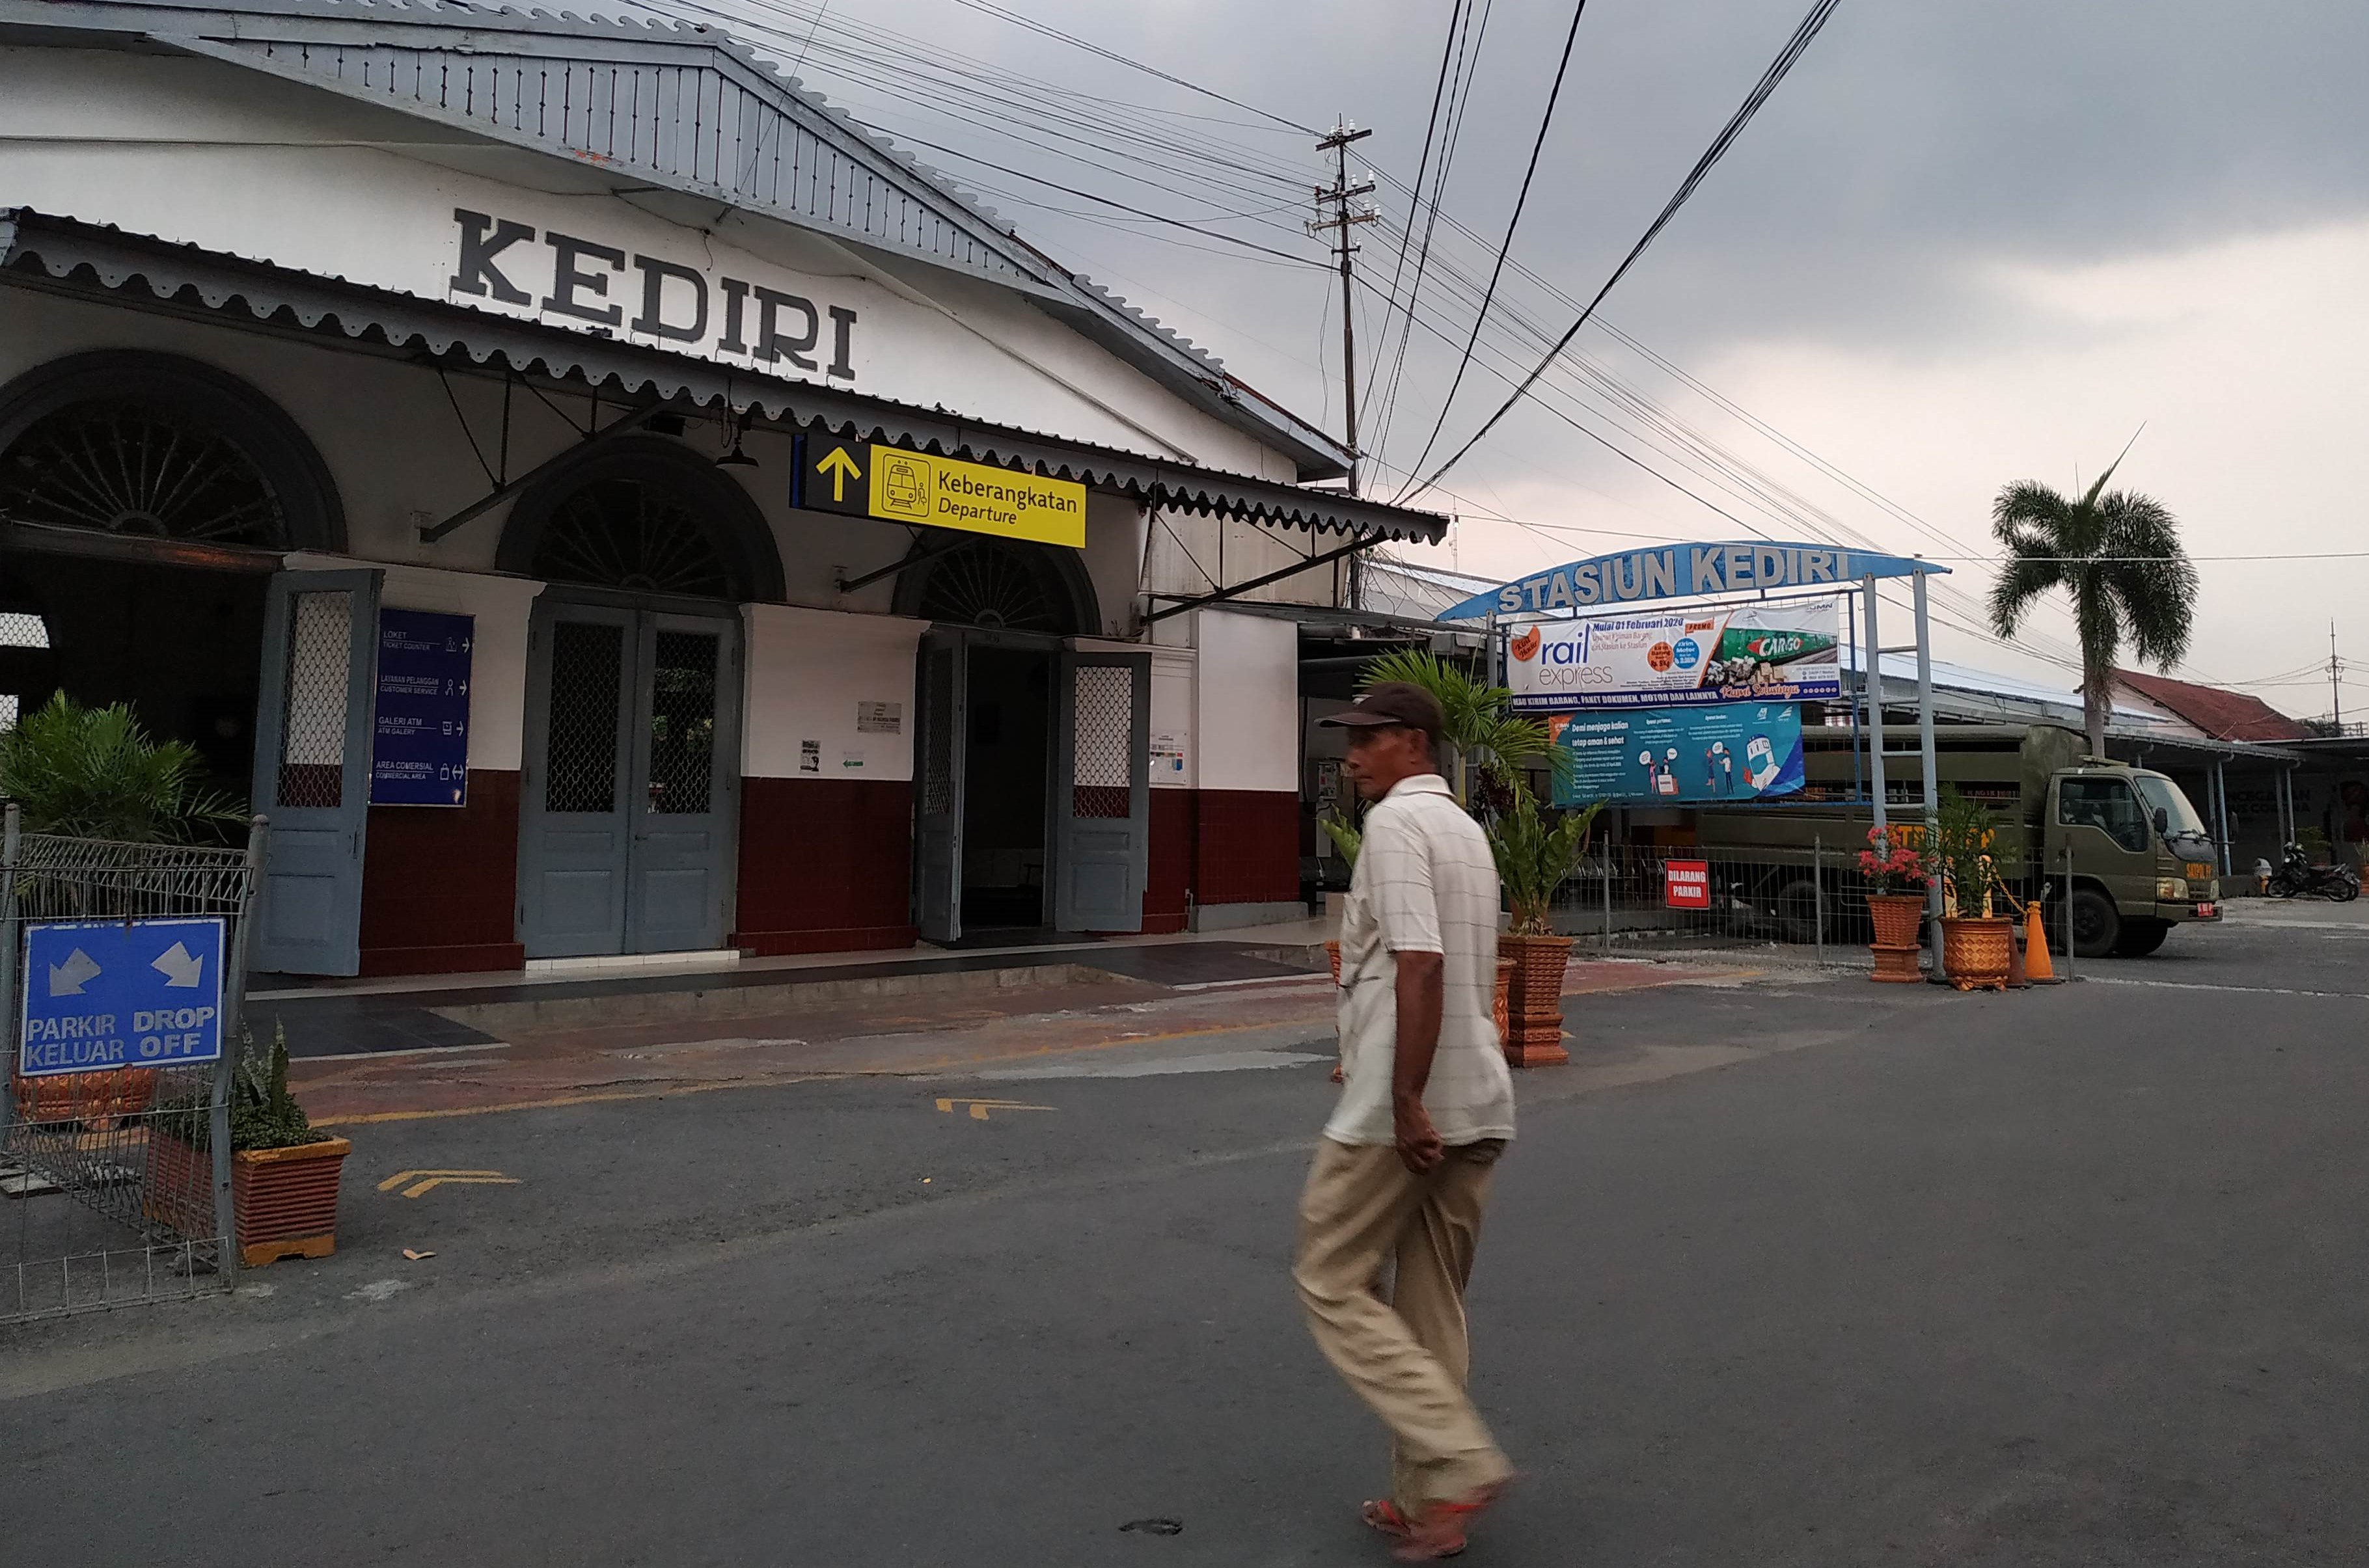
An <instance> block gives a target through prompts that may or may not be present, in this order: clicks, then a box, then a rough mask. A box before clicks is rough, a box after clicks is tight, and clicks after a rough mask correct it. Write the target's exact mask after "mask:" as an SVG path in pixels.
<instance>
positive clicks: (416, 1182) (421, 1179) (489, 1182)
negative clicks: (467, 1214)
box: [378, 1171, 520, 1198]
mask: <svg viewBox="0 0 2369 1568" xmlns="http://www.w3.org/2000/svg"><path fill="white" fill-rule="evenodd" d="M519 1180H520V1178H519V1177H517V1176H504V1175H502V1173H501V1172H499V1171H397V1172H395V1174H394V1175H393V1176H389V1177H387V1178H386V1179H385V1180H384V1181H383V1182H381V1183H379V1184H378V1189H379V1190H380V1191H381V1192H392V1191H394V1190H395V1188H396V1187H403V1184H404V1183H405V1182H410V1183H411V1184H412V1185H411V1186H409V1187H403V1196H404V1197H406V1198H417V1197H418V1196H419V1195H420V1194H421V1193H423V1192H432V1191H434V1190H435V1189H436V1188H437V1187H444V1186H447V1185H451V1186H455V1187H516V1186H518V1185H519Z"/></svg>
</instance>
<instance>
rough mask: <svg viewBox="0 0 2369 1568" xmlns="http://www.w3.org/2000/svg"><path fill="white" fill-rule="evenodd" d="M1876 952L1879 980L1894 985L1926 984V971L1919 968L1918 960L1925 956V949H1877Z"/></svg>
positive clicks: (1876, 973) (1876, 975) (1877, 976)
mask: <svg viewBox="0 0 2369 1568" xmlns="http://www.w3.org/2000/svg"><path fill="white" fill-rule="evenodd" d="M1874 951H1875V978H1876V979H1877V980H1879V981H1883V982H1885V983H1890V984H1894V985H1920V984H1922V983H1924V980H1925V971H1923V970H1922V969H1920V968H1918V967H1917V960H1919V959H1921V958H1922V957H1924V955H1925V949H1922V948H1877V949H1874Z"/></svg>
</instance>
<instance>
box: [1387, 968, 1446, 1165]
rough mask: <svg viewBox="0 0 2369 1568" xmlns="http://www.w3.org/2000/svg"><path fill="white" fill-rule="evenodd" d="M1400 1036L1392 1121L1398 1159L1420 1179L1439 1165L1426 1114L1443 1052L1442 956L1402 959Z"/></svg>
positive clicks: (1394, 1070)
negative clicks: (1428, 1090) (1427, 1094)
mask: <svg viewBox="0 0 2369 1568" xmlns="http://www.w3.org/2000/svg"><path fill="white" fill-rule="evenodd" d="M1398 971H1399V972H1398V1014H1399V1033H1398V1041H1397V1047H1396V1050H1395V1051H1393V1052H1392V1055H1391V1059H1390V1119H1391V1121H1392V1123H1393V1124H1394V1129H1395V1131H1396V1134H1397V1138H1398V1146H1399V1158H1400V1159H1402V1160H1403V1161H1405V1162H1406V1167H1407V1169H1409V1170H1411V1171H1413V1172H1414V1173H1416V1174H1417V1175H1421V1174H1422V1173H1423V1172H1425V1171H1427V1170H1429V1169H1431V1168H1432V1167H1433V1166H1434V1165H1437V1164H1439V1162H1440V1160H1441V1158H1442V1157H1443V1156H1442V1152H1441V1146H1440V1142H1439V1134H1438V1132H1437V1131H1435V1130H1434V1129H1433V1127H1432V1125H1431V1113H1430V1112H1429V1111H1427V1110H1425V1109H1424V1108H1423V1091H1424V1088H1425V1085H1428V1084H1429V1083H1430V1082H1431V1061H1432V1058H1433V1057H1434V1056H1435V1055H1436V1054H1437V1053H1438V1051H1439V1017H1440V1013H1441V1012H1442V1010H1443V1008H1444V1006H1445V1003H1446V995H1447V983H1446V979H1445V975H1446V966H1445V965H1444V964H1443V963H1442V961H1441V960H1440V956H1439V955H1438V954H1437V953H1425V952H1402V953H1401V954H1399V955H1398Z"/></svg>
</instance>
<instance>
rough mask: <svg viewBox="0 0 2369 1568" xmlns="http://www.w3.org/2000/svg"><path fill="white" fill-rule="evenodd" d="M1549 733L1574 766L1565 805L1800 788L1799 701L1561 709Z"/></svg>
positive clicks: (1700, 799)
mask: <svg viewBox="0 0 2369 1568" xmlns="http://www.w3.org/2000/svg"><path fill="white" fill-rule="evenodd" d="M1547 728H1548V730H1549V731H1550V733H1551V734H1552V736H1553V739H1554V744H1556V745H1558V746H1560V747H1562V749H1563V750H1564V751H1565V752H1566V753H1568V754H1569V755H1570V756H1571V760H1572V769H1571V773H1570V775H1569V777H1567V778H1561V779H1558V780H1557V781H1556V783H1555V791H1554V803H1555V804H1556V805H1558V806H1577V805H1584V804H1585V803H1586V802H1587V801H1628V802H1631V803H1632V804H1638V805H1667V806H1676V805H1687V804H1701V803H1704V802H1707V801H1755V800H1762V799H1766V798H1768V797H1769V796H1772V795H1790V794H1791V793H1793V792H1794V791H1795V790H1799V789H1801V788H1802V710H1801V709H1800V708H1799V707H1797V706H1795V705H1794V704H1792V703H1791V702H1730V703H1722V704H1721V705H1720V706H1718V707H1714V708H1646V709H1641V710H1636V711H1634V712H1620V713H1607V712H1601V711H1599V712H1593V713H1558V714H1556V715H1554V717H1552V718H1551V719H1549V720H1548V721H1547Z"/></svg>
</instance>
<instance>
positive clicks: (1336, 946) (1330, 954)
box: [1324, 942, 1341, 1084]
mask: <svg viewBox="0 0 2369 1568" xmlns="http://www.w3.org/2000/svg"><path fill="white" fill-rule="evenodd" d="M1324 956H1325V957H1326V958H1327V959H1329V960H1332V963H1333V990H1335V991H1338V990H1340V989H1341V944H1340V943H1338V942H1327V943H1325V944H1324ZM1336 1049H1337V1047H1336ZM1333 1082H1334V1083H1336V1084H1337V1083H1339V1082H1341V1064H1340V1063H1339V1062H1334V1063H1333Z"/></svg>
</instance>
